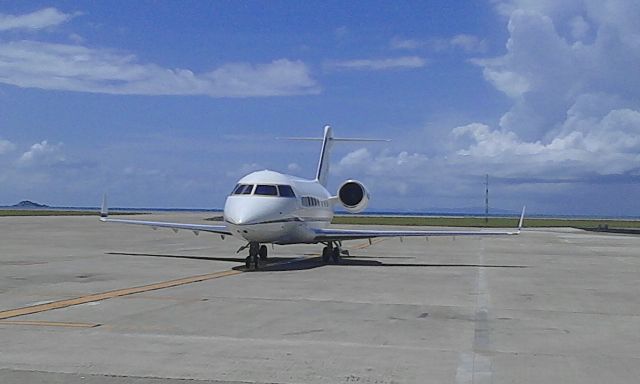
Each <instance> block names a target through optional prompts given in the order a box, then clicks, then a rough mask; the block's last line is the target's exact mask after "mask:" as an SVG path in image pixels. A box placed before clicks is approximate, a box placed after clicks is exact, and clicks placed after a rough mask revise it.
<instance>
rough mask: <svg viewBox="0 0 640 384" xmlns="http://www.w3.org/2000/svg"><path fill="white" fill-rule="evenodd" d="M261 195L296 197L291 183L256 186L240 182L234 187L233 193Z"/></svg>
mask: <svg viewBox="0 0 640 384" xmlns="http://www.w3.org/2000/svg"><path fill="white" fill-rule="evenodd" d="M252 193H253V194H254V195H259V196H280V197H294V198H295V197H296V194H295V192H293V188H291V186H290V185H269V184H258V185H256V186H255V190H254V186H253V185H251V184H238V185H236V187H235V188H234V190H233V192H232V193H231V194H232V195H251V194H252Z"/></svg>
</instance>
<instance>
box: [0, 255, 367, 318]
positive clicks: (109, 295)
mask: <svg viewBox="0 0 640 384" xmlns="http://www.w3.org/2000/svg"><path fill="white" fill-rule="evenodd" d="M364 245H369V244H364ZM306 259H309V257H306V256H301V257H298V258H295V259H293V260H290V261H289V260H287V261H282V262H278V263H274V264H268V265H266V267H276V266H281V265H285V264H293V263H297V262H299V261H302V260H306ZM245 271H246V269H238V270H235V269H232V270H227V271H222V272H214V273H208V274H205V275H198V276H191V277H185V278H182V279H175V280H168V281H163V282H160V283H154V284H149V285H142V286H138V287H131V288H124V289H116V290H113V291H107V292H102V293H95V294H92V295H86V296H81V297H76V298H73V299H66V300H58V301H52V302H47V303H42V304H36V305H30V306H26V307H22V308H15V309H9V310H5V311H0V320H5V319H10V318H13V317H18V316H25V315H32V314H35V313H40V312H47V311H51V310H54V309H61V308H67V307H72V306H76V305H80V304H87V303H92V302H97V301H102V300H107V299H113V298H115V297H122V296H128V295H133V294H136V293H142V292H149V291H155V290H158V289H165V288H172V287H177V286H179V285H185V284H192V283H197V282H201V281H206V280H212V279H218V278H220V277H225V276H233V275H239V274H241V273H243V272H245Z"/></svg>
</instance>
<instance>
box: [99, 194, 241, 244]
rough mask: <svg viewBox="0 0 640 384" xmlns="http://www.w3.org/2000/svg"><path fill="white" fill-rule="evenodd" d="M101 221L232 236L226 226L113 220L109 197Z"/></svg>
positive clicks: (104, 200) (103, 203)
mask: <svg viewBox="0 0 640 384" xmlns="http://www.w3.org/2000/svg"><path fill="white" fill-rule="evenodd" d="M100 221H102V222H105V223H120V224H133V225H144V226H147V227H152V228H154V229H156V228H170V229H173V230H174V231H176V232H177V231H178V230H179V229H183V230H187V231H193V233H195V234H196V235H197V234H198V232H211V233H217V234H219V235H231V232H230V231H229V229H228V228H227V227H226V226H225V225H207V224H183V223H168V222H164V221H146V220H128V219H112V218H110V217H109V210H108V208H107V197H106V196H104V198H103V199H102V208H101V209H100Z"/></svg>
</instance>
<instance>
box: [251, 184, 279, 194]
mask: <svg viewBox="0 0 640 384" xmlns="http://www.w3.org/2000/svg"><path fill="white" fill-rule="evenodd" d="M254 194H256V195H262V196H278V189H277V188H276V186H275V185H258V186H257V187H256V191H255V192H254Z"/></svg>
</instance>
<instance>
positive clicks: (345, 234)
mask: <svg viewBox="0 0 640 384" xmlns="http://www.w3.org/2000/svg"><path fill="white" fill-rule="evenodd" d="M524 212H525V208H524V207H523V208H522V214H521V215H520V221H519V222H518V228H517V229H516V230H502V231H486V230H479V231H436V230H434V231H377V230H366V229H365V230H357V229H316V230H315V233H316V237H315V238H314V240H315V241H318V242H323V241H342V240H357V239H372V238H375V237H431V236H511V235H519V234H520V231H521V230H522V224H523V222H524Z"/></svg>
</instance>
